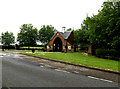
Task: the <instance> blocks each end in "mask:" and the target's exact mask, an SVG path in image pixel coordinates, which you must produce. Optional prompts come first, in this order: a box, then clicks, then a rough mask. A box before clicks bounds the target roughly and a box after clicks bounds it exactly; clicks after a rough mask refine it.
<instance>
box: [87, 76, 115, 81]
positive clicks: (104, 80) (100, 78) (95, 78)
mask: <svg viewBox="0 0 120 89" xmlns="http://www.w3.org/2000/svg"><path fill="white" fill-rule="evenodd" d="M88 77H89V78H92V79H98V80H102V81H106V82H113V81H110V80H106V79H101V78H96V77H93V76H88Z"/></svg>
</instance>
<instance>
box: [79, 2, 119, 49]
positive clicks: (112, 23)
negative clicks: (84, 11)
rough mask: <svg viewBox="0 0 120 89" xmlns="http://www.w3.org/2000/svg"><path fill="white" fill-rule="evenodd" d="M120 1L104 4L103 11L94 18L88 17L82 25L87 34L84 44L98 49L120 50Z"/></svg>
mask: <svg viewBox="0 0 120 89" xmlns="http://www.w3.org/2000/svg"><path fill="white" fill-rule="evenodd" d="M119 7H120V1H119V2H114V3H113V2H104V3H103V5H102V9H101V11H99V13H98V14H97V15H93V16H92V17H88V16H87V17H86V19H85V20H84V21H83V23H82V25H81V29H82V30H83V31H84V32H85V34H84V42H85V41H86V42H87V43H91V44H93V45H96V46H97V48H100V47H103V48H109V49H110V48H114V49H117V48H119V46H120V45H119V44H120V30H119V28H120V9H119Z"/></svg>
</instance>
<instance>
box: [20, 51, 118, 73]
mask: <svg viewBox="0 0 120 89" xmlns="http://www.w3.org/2000/svg"><path fill="white" fill-rule="evenodd" d="M22 53H24V54H29V55H33V56H38V57H43V58H49V59H54V60H60V61H64V62H69V63H74V64H79V65H85V66H89V67H95V68H101V69H106V70H112V71H119V70H118V69H119V68H118V61H116V60H109V59H102V58H97V57H94V56H89V55H87V54H85V53H59V52H35V53H32V52H22Z"/></svg>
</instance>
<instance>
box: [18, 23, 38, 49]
mask: <svg viewBox="0 0 120 89" xmlns="http://www.w3.org/2000/svg"><path fill="white" fill-rule="evenodd" d="M20 29H21V30H20V32H19V33H18V37H17V41H19V44H20V45H22V46H28V47H30V46H35V45H36V41H37V36H38V34H37V28H34V27H33V25H32V24H23V25H22V26H21V27H20Z"/></svg>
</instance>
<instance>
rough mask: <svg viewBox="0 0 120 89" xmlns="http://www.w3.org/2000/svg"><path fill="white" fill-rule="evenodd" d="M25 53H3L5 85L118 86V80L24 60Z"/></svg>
mask: <svg viewBox="0 0 120 89" xmlns="http://www.w3.org/2000/svg"><path fill="white" fill-rule="evenodd" d="M24 56H25V55H20V54H12V53H3V56H0V60H1V58H2V86H3V87H118V83H117V82H111V81H103V80H100V79H95V78H94V77H91V76H89V77H88V76H84V75H77V74H73V73H70V72H67V71H62V70H58V69H51V68H48V67H45V66H42V65H39V64H37V63H33V62H30V61H27V60H24Z"/></svg>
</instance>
